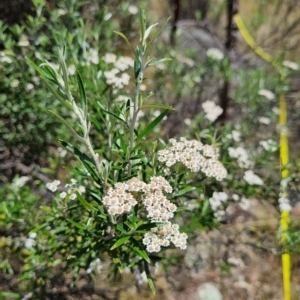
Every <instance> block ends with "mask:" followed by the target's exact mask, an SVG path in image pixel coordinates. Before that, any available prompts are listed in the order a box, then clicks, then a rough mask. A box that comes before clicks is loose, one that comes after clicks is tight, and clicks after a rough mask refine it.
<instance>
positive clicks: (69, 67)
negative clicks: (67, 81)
mask: <svg viewBox="0 0 300 300" xmlns="http://www.w3.org/2000/svg"><path fill="white" fill-rule="evenodd" d="M68 73H69V75H71V76H72V75H74V74H75V73H76V67H75V66H74V65H69V66H68Z"/></svg>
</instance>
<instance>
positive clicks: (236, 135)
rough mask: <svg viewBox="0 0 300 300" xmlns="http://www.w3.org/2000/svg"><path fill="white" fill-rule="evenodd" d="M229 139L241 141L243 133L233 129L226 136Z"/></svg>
mask: <svg viewBox="0 0 300 300" xmlns="http://www.w3.org/2000/svg"><path fill="white" fill-rule="evenodd" d="M226 137H227V138H228V139H233V140H234V141H235V142H240V141H241V133H240V132H239V131H237V130H232V132H231V133H230V134H227V136H226Z"/></svg>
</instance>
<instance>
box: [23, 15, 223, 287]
mask: <svg viewBox="0 0 300 300" xmlns="http://www.w3.org/2000/svg"><path fill="white" fill-rule="evenodd" d="M144 14H145V13H144V12H143V11H142V12H141V38H140V44H139V46H138V47H137V48H136V49H134V48H133V46H132V45H131V44H130V42H129V41H128V39H127V38H126V36H125V35H123V34H122V33H120V32H117V34H118V35H119V36H121V37H122V38H123V39H124V40H125V42H126V43H127V45H128V46H129V48H130V49H131V51H132V52H133V53H134V56H135V57H134V60H132V59H131V58H129V57H117V56H116V55H114V54H111V53H108V54H105V55H103V56H102V58H100V60H103V62H104V63H105V64H107V65H108V67H106V71H105V72H103V75H104V77H103V79H104V80H105V82H106V84H107V87H108V88H111V91H112V93H111V95H110V97H111V98H110V99H109V98H108V99H105V97H102V98H101V102H100V101H99V102H97V105H98V113H99V116H97V117H96V116H94V115H93V113H92V111H91V112H90V111H89V110H88V107H89V106H90V103H89V98H88V96H87V95H88V91H87V90H86V89H85V87H84V81H83V80H82V77H81V75H80V74H79V72H77V75H76V77H77V91H78V92H77V95H74V94H73V93H74V92H73V85H74V83H73V81H72V75H70V68H68V67H67V65H66V62H65V58H64V56H65V55H64V52H63V51H60V52H59V62H60V66H59V68H54V67H53V64H52V63H49V62H48V61H44V62H43V63H41V64H40V65H39V66H37V65H35V64H34V63H33V62H32V61H31V60H30V59H27V61H28V63H29V64H30V65H31V66H32V67H33V68H34V69H35V70H36V71H37V72H39V73H40V75H41V77H42V79H43V80H44V81H45V83H46V84H47V86H48V88H49V90H50V91H51V92H52V93H53V95H54V96H55V97H56V99H57V100H58V101H59V102H60V103H61V105H62V106H63V107H65V108H67V109H68V110H69V111H70V116H71V117H72V118H74V119H75V120H76V121H77V124H78V126H77V128H76V127H75V128H74V126H73V125H72V123H69V122H68V121H67V120H66V119H65V118H63V117H62V116H60V113H59V110H57V111H51V112H52V114H54V115H55V116H56V117H57V118H58V120H60V121H61V122H62V123H63V124H65V126H66V127H67V128H68V129H69V131H70V132H71V134H72V136H73V137H74V140H75V141H77V142H79V145H78V146H77V145H76V146H74V145H72V144H70V143H67V142H65V141H62V142H61V143H62V145H63V146H65V147H66V149H68V150H69V151H71V152H72V153H73V154H74V155H76V156H77V157H78V158H79V160H80V161H81V163H82V169H81V171H80V177H81V179H80V180H79V178H78V182H79V181H80V184H79V183H78V182H77V178H76V180H75V179H72V180H71V184H67V185H66V186H65V188H67V190H66V191H65V190H61V189H60V190H59V185H60V181H59V180H54V181H53V182H52V183H48V184H47V188H48V189H49V190H50V191H51V192H54V193H55V194H56V197H55V200H56V206H55V207H54V208H53V210H52V211H49V213H48V218H49V219H48V221H47V223H46V224H47V225H46V224H45V226H49V227H50V228H51V230H50V231H49V235H50V236H52V237H53V235H56V234H57V233H56V232H57V228H62V227H63V228H64V226H66V225H67V224H69V225H70V226H71V228H68V230H66V229H64V230H62V233H63V234H59V235H58V237H60V238H59V240H60V241H59V242H58V243H59V244H61V246H59V247H63V248H64V249H65V250H64V253H65V254H64V255H66V256H67V257H69V260H68V265H69V266H70V267H72V269H73V270H77V271H78V270H79V268H77V269H76V268H75V267H76V266H78V263H81V264H84V265H85V266H86V267H85V268H86V270H87V273H88V274H91V273H92V272H93V270H94V268H95V267H94V262H95V261H97V259H98V260H99V259H100V261H101V260H102V253H105V252H106V253H108V254H109V255H110V256H111V258H112V261H113V262H114V264H115V268H116V269H119V270H122V269H123V268H125V267H129V268H132V269H133V270H134V269H135V268H136V267H138V268H139V270H144V271H145V272H146V275H147V279H148V283H149V285H150V287H151V288H152V289H153V290H154V287H153V283H152V279H151V274H150V272H149V266H148V265H149V264H151V256H150V254H151V253H152V252H160V251H161V250H162V249H163V248H166V247H171V246H172V245H173V246H175V247H177V248H180V249H185V248H186V247H187V238H188V235H187V234H186V233H182V232H181V231H180V228H179V225H177V224H174V223H172V221H171V220H172V219H174V218H175V217H176V219H177V218H179V217H180V213H178V212H177V209H178V205H180V201H178V200H177V198H178V199H180V197H182V196H183V195H184V194H186V193H188V192H191V191H193V190H196V189H198V188H200V187H196V186H193V181H190V180H189V182H190V183H189V182H188V181H186V179H185V177H186V178H189V177H190V176H192V177H190V178H193V177H194V178H196V177H195V175H189V174H188V173H189V170H191V171H192V172H193V173H195V172H201V173H202V176H203V175H204V176H205V177H207V178H211V179H210V181H211V180H212V179H213V178H215V179H216V180H217V181H221V180H223V179H224V178H225V177H226V175H227V171H226V169H225V168H224V166H223V165H222V163H221V162H220V161H218V156H219V152H218V150H217V149H216V148H214V147H213V146H210V145H208V144H202V143H201V142H200V141H197V140H191V141H188V140H187V139H185V138H181V139H180V140H179V141H176V140H175V139H171V140H170V143H171V144H172V146H171V147H167V146H166V145H165V144H164V143H161V142H159V141H158V140H156V141H154V142H150V141H151V140H153V138H154V136H155V135H156V134H155V133H154V129H155V128H156V127H157V126H159V123H160V122H162V121H163V120H164V117H165V116H166V115H167V113H168V112H169V111H170V110H172V107H170V106H167V105H165V104H156V103H148V100H149V98H150V97H151V96H152V95H153V93H148V94H146V95H143V77H144V73H145V71H146V69H147V68H148V67H151V66H155V65H158V64H161V63H163V62H165V61H168V60H169V59H168V58H163V59H160V60H157V61H154V60H153V59H151V58H148V59H147V60H146V58H145V57H146V53H147V52H148V49H149V46H150V45H151V44H152V43H153V42H154V41H155V39H156V38H157V36H158V35H159V33H160V32H161V30H162V29H160V30H158V32H157V33H155V34H152V35H151V31H152V30H153V28H154V27H155V26H156V25H151V26H149V27H148V28H146V23H145V15H144ZM162 28H163V27H162ZM91 62H92V61H91ZM129 67H134V72H133V73H134V81H133V82H132V84H133V85H134V92H133V96H128V97H126V96H124V94H123V95H122V94H120V91H121V93H123V89H124V88H125V87H126V86H127V85H128V84H129V80H130V77H129V75H128V74H127V73H124V71H125V70H127V69H128V68H129ZM71 73H73V70H71ZM127 93H128V91H127ZM118 94H119V95H118ZM121 97H122V99H121ZM78 98H79V99H80V100H81V102H79V101H77V100H75V99H78ZM123 99H124V100H123ZM146 108H154V109H160V110H162V112H159V113H158V114H157V115H156V116H154V119H152V121H151V122H150V123H149V124H148V125H147V124H146V125H144V126H143V124H142V123H141V124H139V123H138V119H139V114H140V111H142V110H144V109H146ZM97 118H99V119H100V120H101V122H102V125H100V123H99V121H97ZM91 121H92V122H91ZM92 123H93V124H94V125H95V126H96V127H97V129H98V130H101V131H102V135H103V136H102V141H103V145H102V146H101V148H100V149H97V148H94V146H93V145H92V143H93V142H92V139H91V135H90V133H91V128H92ZM151 134H152V135H151ZM105 137H106V139H105ZM156 139H157V137H156ZM145 142H146V143H145ZM83 146H84V147H85V149H86V150H87V151H88V152H87V153H84V152H82V150H81V148H82V147H83ZM179 162H180V163H182V166H181V167H183V169H182V171H180V174H181V175H180V176H178V174H179V173H178V172H179V169H178V168H176V167H175V166H173V165H175V164H176V163H179ZM185 174H186V176H184V175H185ZM205 177H204V178H205ZM204 178H203V179H204ZM62 224H65V225H62ZM36 231H37V229H33V232H36ZM71 232H72V236H80V242H81V243H80V244H77V245H76V247H72V245H71V244H70V243H68V244H66V241H65V240H66V239H69V236H70V233H71ZM63 245H64V246H63ZM36 248H37V249H39V250H38V251H41V250H42V247H41V248H39V246H38V245H37V247H36ZM83 249H88V250H89V251H88V252H87V253H84V252H83ZM52 251H55V249H52ZM77 273H78V272H75V273H74V276H77Z"/></svg>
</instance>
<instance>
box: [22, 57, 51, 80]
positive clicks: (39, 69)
mask: <svg viewBox="0 0 300 300" xmlns="http://www.w3.org/2000/svg"><path fill="white" fill-rule="evenodd" d="M25 59H26V61H27V63H28V64H29V65H30V66H31V67H32V68H34V69H35V70H36V71H37V72H38V73H39V74H40V75H41V76H42V77H43V78H47V79H50V80H51V79H52V76H49V74H47V72H45V71H44V70H43V69H42V68H40V67H39V66H37V65H36V64H35V63H34V62H33V61H32V60H30V59H29V58H28V57H25Z"/></svg>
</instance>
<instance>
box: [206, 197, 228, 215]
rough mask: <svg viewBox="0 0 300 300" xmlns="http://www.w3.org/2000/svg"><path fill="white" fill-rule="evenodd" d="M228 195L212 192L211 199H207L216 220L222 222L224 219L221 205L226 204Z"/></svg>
mask: <svg viewBox="0 0 300 300" xmlns="http://www.w3.org/2000/svg"><path fill="white" fill-rule="evenodd" d="M227 200H228V195H227V194H226V193H224V192H214V193H213V195H212V197H211V198H209V200H208V201H209V204H210V207H211V209H212V210H213V211H214V216H215V218H217V220H219V221H222V220H223V219H224V217H225V214H226V213H225V211H224V210H223V209H222V206H223V203H225V202H227Z"/></svg>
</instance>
